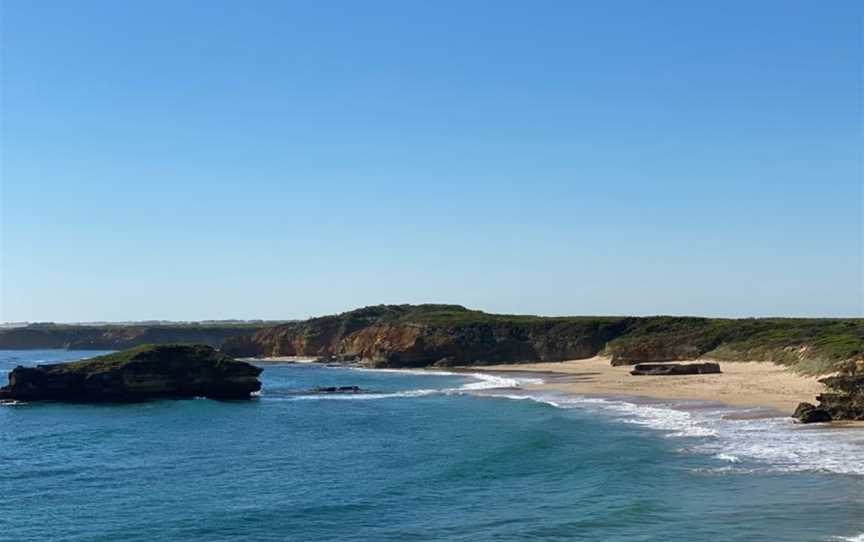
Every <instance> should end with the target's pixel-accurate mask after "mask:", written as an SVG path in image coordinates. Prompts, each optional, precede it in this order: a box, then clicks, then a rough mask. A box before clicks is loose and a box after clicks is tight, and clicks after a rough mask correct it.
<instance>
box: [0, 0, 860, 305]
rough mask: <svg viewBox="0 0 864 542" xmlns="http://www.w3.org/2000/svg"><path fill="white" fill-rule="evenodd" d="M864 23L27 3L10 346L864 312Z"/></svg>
mask: <svg viewBox="0 0 864 542" xmlns="http://www.w3.org/2000/svg"><path fill="white" fill-rule="evenodd" d="M862 21H864V4H862V3H860V2H853V1H849V2H844V1H833V2H827V3H821V2H812V1H801V2H799V1H790V0H784V1H777V2H772V1H760V2H751V1H747V2H743V1H742V2H736V1H732V2H710V3H709V2H690V1H687V2H683V1H682V2H674V1H672V2H662V3H657V2H636V1H631V2H621V1H603V2H600V1H597V2H570V1H561V2H556V1H543V2H524V1H522V2H505V1H488V2H480V1H464V0H463V1H453V2H446V1H436V2H420V1H392V2H379V1H374V0H369V1H364V2H288V1H273V2H270V1H256V2H240V1H225V2H220V1H214V0H208V1H184V2H175V1H147V2H113V1H99V2H97V1H84V2H71V1H42V2H31V1H26V0H5V1H4V2H3V3H2V10H0V24H2V42H0V45H2V73H0V76H2V87H0V91H2V95H0V105H2V120H0V136H2V139H0V151H2V155H0V174H2V183H0V210H2V217H0V242H2V246H0V258H2V260H0V298H2V299H0V320H6V321H11V320H31V321H34V320H53V321H80V320H124V319H149V318H165V319H203V318H231V317H237V318H294V317H306V316H309V315H316V314H322V313H330V312H338V311H342V310H347V309H350V308H353V307H357V306H362V305H367V304H376V303H403V302H409V303H419V302H451V303H461V304H464V305H467V306H470V307H474V308H480V309H485V310H489V311H495V312H508V313H537V314H699V315H710V316H759V315H800V316H861V315H862V313H864V293H862V288H864V286H862V282H864V271H862V269H864V262H862V250H864V249H862V237H864V232H862V214H864V198H862V169H864V159H862V149H864V136H862V117H864V111H862V90H864V84H862V60H864V45H862V35H864V22H862Z"/></svg>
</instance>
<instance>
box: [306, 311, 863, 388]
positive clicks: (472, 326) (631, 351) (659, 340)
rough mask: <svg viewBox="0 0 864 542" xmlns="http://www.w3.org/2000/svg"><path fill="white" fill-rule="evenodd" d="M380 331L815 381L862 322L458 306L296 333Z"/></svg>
mask: <svg viewBox="0 0 864 542" xmlns="http://www.w3.org/2000/svg"><path fill="white" fill-rule="evenodd" d="M309 324H312V325H311V326H309ZM316 324H317V325H316ZM382 324H409V325H419V326H423V327H426V328H431V329H433V330H435V331H436V332H437V333H441V334H444V333H450V334H457V335H462V336H464V337H475V336H476V335H477V334H478V333H485V332H487V331H489V330H492V332H494V333H495V334H496V336H497V337H501V336H507V337H511V338H514V339H516V340H532V341H537V340H541V341H543V342H544V343H547V344H554V343H567V342H568V341H570V342H572V341H574V340H576V339H580V338H581V340H584V338H585V337H591V340H592V342H594V343H595V344H597V345H598V348H597V349H598V351H599V352H600V353H603V354H606V355H609V356H611V357H612V358H613V359H619V360H622V362H624V363H626V362H628V361H667V360H683V359H696V358H708V359H716V360H720V361H770V362H775V363H781V364H785V365H789V366H791V367H792V368H793V369H795V370H796V371H800V372H803V373H809V374H822V373H827V372H831V371H834V370H836V369H837V367H838V366H839V365H840V364H841V363H842V362H843V361H845V360H849V359H853V358H856V357H862V356H864V319H831V318H744V319H726V318H700V317H675V316H651V317H596V316H566V317H543V316H533V315H509V314H488V313H485V312H482V311H477V310H470V309H467V308H465V307H462V306H460V305H377V306H371V307H364V308H362V309H357V310H354V311H349V312H346V313H342V314H339V315H334V316H325V317H322V318H316V319H312V320H309V321H307V322H305V323H303V322H298V323H297V324H296V325H300V326H304V332H305V333H307V334H309V335H307V336H309V337H312V336H315V337H316V338H319V339H320V338H322V337H324V336H326V335H327V334H328V333H329V332H330V331H329V330H332V329H333V328H334V327H338V328H339V329H340V331H341V332H343V333H350V332H352V331H354V330H357V329H362V328H364V327H367V326H370V325H382ZM289 326H290V324H289ZM305 326H309V327H305Z"/></svg>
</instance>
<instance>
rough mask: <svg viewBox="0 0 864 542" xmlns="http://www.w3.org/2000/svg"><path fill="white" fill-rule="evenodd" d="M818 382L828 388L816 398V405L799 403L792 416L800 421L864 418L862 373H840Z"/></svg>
mask: <svg viewBox="0 0 864 542" xmlns="http://www.w3.org/2000/svg"><path fill="white" fill-rule="evenodd" d="M819 382H821V383H823V384H825V386H826V387H827V388H828V389H829V390H830V391H829V392H827V393H822V394H820V395H819V396H818V397H816V400H817V401H818V402H819V405H818V406H814V405H812V404H810V403H801V404H800V405H798V408H797V409H795V414H794V416H795V417H796V418H798V419H799V420H800V421H801V422H802V423H812V422H827V421H832V420H864V374H840V375H837V376H830V377H828V378H823V379H821V380H819Z"/></svg>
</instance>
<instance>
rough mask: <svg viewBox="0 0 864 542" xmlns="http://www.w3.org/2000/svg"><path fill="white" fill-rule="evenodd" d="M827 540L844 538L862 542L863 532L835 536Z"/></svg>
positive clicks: (863, 539) (849, 541)
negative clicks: (853, 534)
mask: <svg viewBox="0 0 864 542" xmlns="http://www.w3.org/2000/svg"><path fill="white" fill-rule="evenodd" d="M829 540H845V541H846V542H864V533H861V534H859V535H858V536H835V537H833V538H829Z"/></svg>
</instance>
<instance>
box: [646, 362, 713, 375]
mask: <svg viewBox="0 0 864 542" xmlns="http://www.w3.org/2000/svg"><path fill="white" fill-rule="evenodd" d="M719 372H720V364H719V363H640V364H639V365H636V366H635V367H633V370H632V371H630V374H631V375H636V376H643V375H652V376H671V375H703V374H716V373H719Z"/></svg>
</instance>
